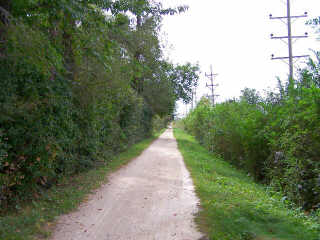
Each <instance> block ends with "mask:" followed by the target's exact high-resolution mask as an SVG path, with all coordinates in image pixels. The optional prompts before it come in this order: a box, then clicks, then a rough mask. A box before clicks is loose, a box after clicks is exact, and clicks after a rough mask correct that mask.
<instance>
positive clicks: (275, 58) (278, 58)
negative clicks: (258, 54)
mask: <svg viewBox="0 0 320 240" xmlns="http://www.w3.org/2000/svg"><path fill="white" fill-rule="evenodd" d="M307 57H310V55H301V56H292V58H307ZM283 59H290V57H274V56H271V60H283Z"/></svg>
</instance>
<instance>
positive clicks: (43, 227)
mask: <svg viewBox="0 0 320 240" xmlns="http://www.w3.org/2000/svg"><path fill="white" fill-rule="evenodd" d="M161 132H163V131H161ZM159 135H160V133H158V134H156V135H155V136H154V137H152V138H149V139H146V140H144V141H142V142H140V143H138V144H136V145H134V146H132V147H131V148H129V149H128V150H127V151H126V152H123V153H121V154H119V155H118V156H116V157H114V159H112V160H111V161H108V163H107V165H105V166H101V167H99V168H96V169H92V170H90V171H89V172H86V173H81V174H79V175H77V176H73V177H68V178H64V179H62V180H61V181H60V182H59V184H58V185H57V186H54V187H52V188H51V189H50V190H48V191H46V192H44V193H43V194H42V195H41V196H38V197H37V198H38V199H37V200H34V201H32V202H31V203H26V204H25V205H24V206H23V207H22V208H21V209H20V210H18V211H15V212H12V213H10V214H9V213H7V214H5V215H2V216H0V239H1V240H31V239H46V238H47V237H49V236H50V232H51V230H52V229H53V227H54V221H55V219H56V218H57V217H58V216H60V215H62V214H66V213H69V212H71V211H73V210H75V209H76V208H77V207H78V206H79V204H80V203H81V202H83V201H85V200H86V197H87V196H88V194H90V193H91V192H92V190H94V189H97V188H98V187H99V186H101V185H102V184H103V183H105V182H106V181H107V180H106V177H107V176H108V174H109V173H111V172H113V171H115V170H117V169H119V168H120V167H121V166H123V165H125V164H127V163H128V162H129V161H130V160H131V159H133V158H135V157H137V156H139V155H140V154H141V152H142V151H143V150H144V149H146V148H147V147H148V146H149V145H150V144H151V143H152V141H153V140H155V139H156V138H157V137H158V136H159Z"/></svg>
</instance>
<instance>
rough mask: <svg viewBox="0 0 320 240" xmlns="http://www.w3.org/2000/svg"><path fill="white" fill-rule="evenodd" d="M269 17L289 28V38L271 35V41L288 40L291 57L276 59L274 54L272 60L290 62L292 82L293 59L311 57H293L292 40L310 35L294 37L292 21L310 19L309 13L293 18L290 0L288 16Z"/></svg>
mask: <svg viewBox="0 0 320 240" xmlns="http://www.w3.org/2000/svg"><path fill="white" fill-rule="evenodd" d="M269 17H270V19H278V20H281V21H283V22H284V23H285V24H286V25H287V27H288V36H281V37H275V36H274V35H273V34H271V39H280V40H282V41H284V40H283V39H287V40H288V41H287V42H286V41H285V43H286V44H288V50H289V56H288V57H274V54H272V55H271V59H272V60H287V59H288V60H289V81H290V82H292V80H293V65H294V62H293V59H295V58H305V57H309V55H302V56H294V55H293V50H292V45H293V42H292V40H293V39H296V40H297V39H301V38H307V37H308V33H305V35H304V36H292V19H297V18H305V17H308V13H307V12H305V13H304V14H303V15H300V16H292V15H291V4H290V0H287V16H285V17H273V16H272V14H270V15H269ZM284 19H286V21H284Z"/></svg>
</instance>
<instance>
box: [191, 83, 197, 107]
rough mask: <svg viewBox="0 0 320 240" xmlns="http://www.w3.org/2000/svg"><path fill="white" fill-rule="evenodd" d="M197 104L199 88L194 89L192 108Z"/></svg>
mask: <svg viewBox="0 0 320 240" xmlns="http://www.w3.org/2000/svg"><path fill="white" fill-rule="evenodd" d="M196 106H197V88H194V89H192V100H191V109H193V108H194V107H196Z"/></svg>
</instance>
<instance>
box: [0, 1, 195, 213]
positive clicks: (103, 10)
mask: <svg viewBox="0 0 320 240" xmlns="http://www.w3.org/2000/svg"><path fill="white" fill-rule="evenodd" d="M184 10H186V7H179V8H177V9H164V8H162V6H161V4H160V3H157V2H155V1H150V2H149V1H124V0H119V1H110V0H103V1H101V0H90V1H78V0H71V1H69V0H68V1H66V0H57V1H52V0H32V1H31V0H26V1H21V0H1V1H0V78H1V81H0V112H1V114H0V205H1V206H5V205H7V204H10V203H14V202H16V201H17V200H20V199H28V198H30V197H33V196H36V192H37V191H40V190H43V189H45V188H48V187H50V186H51V185H52V184H54V183H55V182H56V181H57V179H58V178H59V177H61V176H65V175H70V174H75V173H77V172H79V171H83V170H86V169H88V168H90V167H92V166H95V165H97V164H99V163H101V162H102V161H106V160H108V159H110V158H109V157H110V156H111V155H113V154H115V153H117V152H119V151H123V150H124V149H126V148H127V146H129V145H132V144H133V143H135V142H137V141H140V140H141V139H143V138H145V137H148V136H150V134H152V132H153V131H156V130H158V129H160V128H163V127H164V126H165V125H166V123H167V122H168V121H169V120H170V118H171V116H172V114H173V111H174V106H175V102H176V100H178V99H185V100H186V101H188V99H189V97H190V94H191V90H190V89H191V88H192V87H193V86H194V85H196V83H197V79H198V77H197V71H198V70H199V69H198V67H197V66H193V65H190V64H187V65H186V66H175V65H173V64H171V63H169V62H167V61H165V60H164V58H163V56H162V50H161V49H162V48H161V44H160V41H159V26H160V22H161V16H163V15H165V14H175V13H179V12H183V11H184ZM138 20H139V21H138ZM181 68H183V69H184V70H185V71H186V72H185V73H184V75H182V74H180V75H179V73H180V72H181ZM188 71H191V72H190V73H187V72H188ZM189 76H192V77H191V78H190V77H189ZM183 83H188V84H187V85H186V84H184V85H183ZM189 88H190V89H189ZM177 89H178V90H177ZM2 209H3V208H2Z"/></svg>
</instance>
